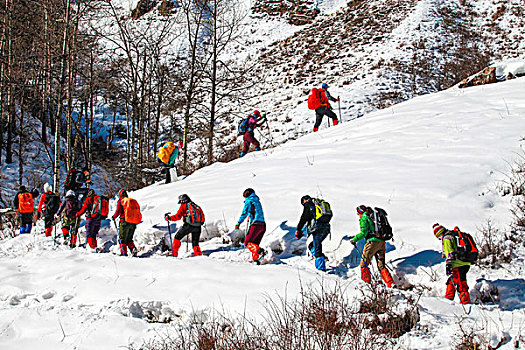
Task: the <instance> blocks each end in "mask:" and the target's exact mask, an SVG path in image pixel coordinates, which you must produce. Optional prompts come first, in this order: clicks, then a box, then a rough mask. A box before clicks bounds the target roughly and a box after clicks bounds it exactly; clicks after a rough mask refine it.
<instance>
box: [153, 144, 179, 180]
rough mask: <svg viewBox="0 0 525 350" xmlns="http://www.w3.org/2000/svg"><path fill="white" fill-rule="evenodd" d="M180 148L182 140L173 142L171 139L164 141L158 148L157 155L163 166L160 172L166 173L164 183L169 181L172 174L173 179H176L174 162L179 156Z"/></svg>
mask: <svg viewBox="0 0 525 350" xmlns="http://www.w3.org/2000/svg"><path fill="white" fill-rule="evenodd" d="M181 150H182V141H179V142H177V143H173V142H171V141H169V142H166V143H165V144H164V146H162V147H161V148H160V149H159V152H158V154H157V155H158V157H159V162H161V163H162V164H163V165H164V166H163V167H162V170H161V174H165V175H166V183H167V184H169V183H170V182H171V177H172V176H173V177H174V178H175V180H176V179H177V170H176V169H175V162H176V161H177V157H178V156H179V153H180V151H181Z"/></svg>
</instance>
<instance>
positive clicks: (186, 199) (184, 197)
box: [179, 193, 191, 204]
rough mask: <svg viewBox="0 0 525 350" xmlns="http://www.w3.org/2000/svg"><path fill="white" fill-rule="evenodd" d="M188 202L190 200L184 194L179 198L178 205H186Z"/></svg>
mask: <svg viewBox="0 0 525 350" xmlns="http://www.w3.org/2000/svg"><path fill="white" fill-rule="evenodd" d="M189 202H191V199H190V197H189V196H188V195H187V194H185V193H184V194H181V195H180V196H179V204H187V203H189Z"/></svg>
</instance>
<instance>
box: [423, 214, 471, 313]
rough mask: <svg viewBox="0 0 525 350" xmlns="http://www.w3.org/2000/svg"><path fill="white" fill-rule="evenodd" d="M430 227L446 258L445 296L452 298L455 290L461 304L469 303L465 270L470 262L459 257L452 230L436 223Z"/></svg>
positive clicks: (466, 270)
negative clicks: (439, 241)
mask: <svg viewBox="0 0 525 350" xmlns="http://www.w3.org/2000/svg"><path fill="white" fill-rule="evenodd" d="M432 228H433V229H434V236H436V238H437V239H441V243H442V245H443V253H444V254H445V257H446V259H447V260H446V261H445V264H446V274H447V276H448V279H447V291H446V292H445V298H447V299H449V300H454V296H455V294H456V290H457V291H458V294H459V300H460V301H461V304H470V294H469V292H468V285H467V272H468V271H469V269H470V262H467V261H463V260H460V259H459V257H458V246H457V242H456V238H455V237H454V232H453V231H449V230H447V229H446V228H445V227H443V226H442V225H440V224H437V223H436V224H434V225H433V226H432Z"/></svg>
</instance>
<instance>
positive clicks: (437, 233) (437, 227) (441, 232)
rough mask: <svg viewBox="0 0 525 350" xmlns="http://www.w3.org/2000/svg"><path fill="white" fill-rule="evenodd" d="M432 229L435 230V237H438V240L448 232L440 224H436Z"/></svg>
mask: <svg viewBox="0 0 525 350" xmlns="http://www.w3.org/2000/svg"><path fill="white" fill-rule="evenodd" d="M432 228H433V229H434V236H436V238H441V236H443V235H444V234H445V231H446V230H447V229H446V228H444V227H443V226H441V225H440V224H438V223H435V224H434V225H433V226H432Z"/></svg>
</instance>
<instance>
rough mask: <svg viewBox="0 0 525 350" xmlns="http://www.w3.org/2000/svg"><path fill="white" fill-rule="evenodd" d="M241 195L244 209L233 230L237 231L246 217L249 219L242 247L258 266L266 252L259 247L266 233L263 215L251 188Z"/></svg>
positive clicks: (259, 203)
mask: <svg viewBox="0 0 525 350" xmlns="http://www.w3.org/2000/svg"><path fill="white" fill-rule="evenodd" d="M242 195H243V197H244V198H245V199H244V208H243V209H242V213H241V217H240V218H239V220H238V221H237V224H236V225H235V229H236V230H238V229H239V227H240V226H241V224H242V223H243V221H244V220H245V219H246V217H248V216H249V217H250V219H249V222H250V228H249V229H248V233H247V234H246V237H245V239H244V245H245V246H246V248H248V250H249V251H250V252H251V253H252V259H253V261H254V262H255V263H256V264H257V265H259V264H260V263H261V261H262V259H263V257H264V256H265V255H266V251H265V250H264V249H263V248H261V247H259V244H261V240H262V238H263V236H264V233H265V232H266V223H265V221H264V213H263V209H262V206H261V202H260V200H259V197H257V195H256V194H255V191H254V190H253V189H252V188H247V189H245V190H244V192H243V194H242Z"/></svg>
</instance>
